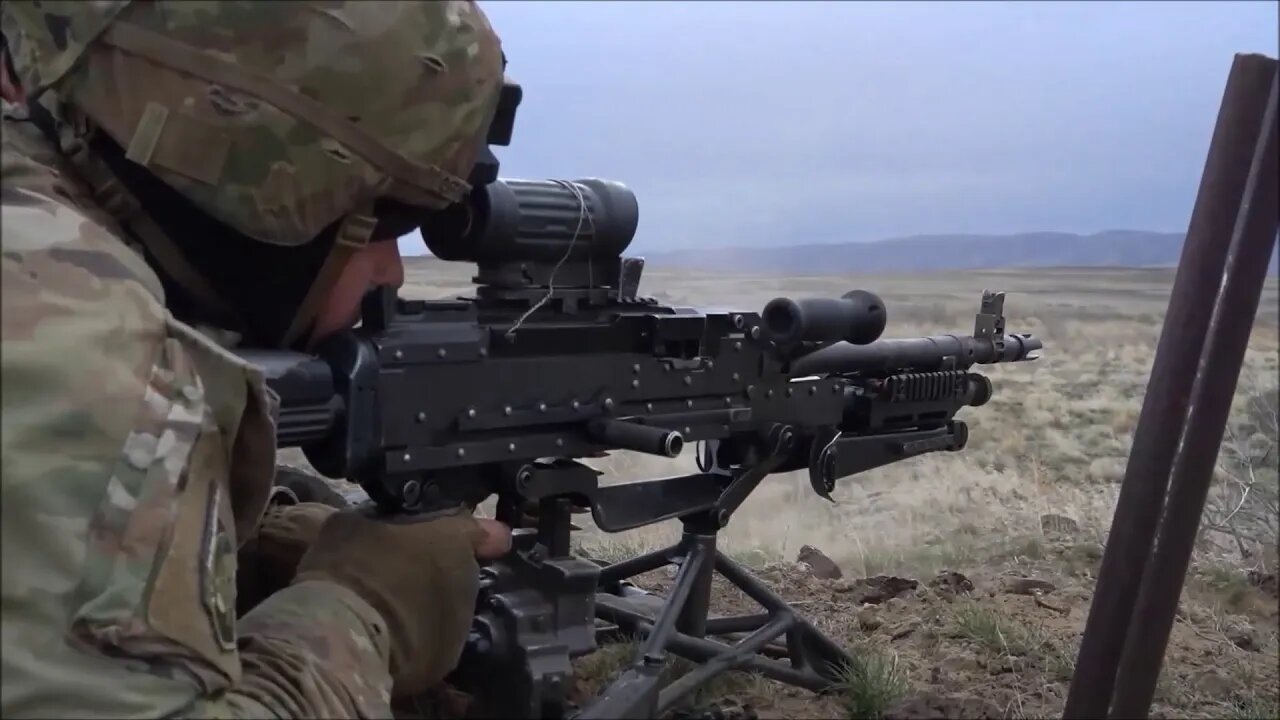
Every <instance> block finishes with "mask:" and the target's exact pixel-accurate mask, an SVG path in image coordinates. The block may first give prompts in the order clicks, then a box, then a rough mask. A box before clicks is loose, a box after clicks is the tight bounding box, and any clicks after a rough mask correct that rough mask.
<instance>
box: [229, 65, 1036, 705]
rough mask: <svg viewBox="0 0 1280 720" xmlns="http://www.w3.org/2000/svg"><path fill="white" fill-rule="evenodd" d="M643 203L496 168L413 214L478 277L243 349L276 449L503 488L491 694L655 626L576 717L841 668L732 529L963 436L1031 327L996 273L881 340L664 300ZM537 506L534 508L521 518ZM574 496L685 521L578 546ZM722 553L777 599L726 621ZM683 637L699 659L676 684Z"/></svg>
mask: <svg viewBox="0 0 1280 720" xmlns="http://www.w3.org/2000/svg"><path fill="white" fill-rule="evenodd" d="M516 87H517V88H518V86H516ZM517 102H518V101H517ZM511 107H512V108H514V104H511ZM505 125H506V127H507V132H509V127H510V122H509V121H508V122H506V123H505ZM492 140H493V138H492V137H491V138H490V141H491V142H492ZM488 157H489V158H490V159H492V155H491V154H490V155H489V156H488ZM491 174H492V173H491ZM638 219H639V211H638V205H637V202H636V198H635V196H634V195H633V194H632V193H631V192H630V191H629V190H627V189H626V188H625V187H624V186H622V185H620V184H618V183H614V182H608V181H604V180H594V179H588V180H577V181H573V182H561V181H526V180H498V179H497V178H496V174H493V177H492V178H491V179H490V180H489V181H487V182H484V183H483V184H477V185H476V189H475V191H474V192H473V194H472V196H471V198H470V201H469V202H468V203H466V204H464V205H459V206H457V207H455V208H453V209H452V210H451V211H448V212H446V213H445V214H443V215H440V216H437V217H434V218H432V219H431V220H430V221H429V222H428V223H427V224H425V225H424V226H423V228H422V231H423V236H424V238H425V240H426V243H427V245H428V247H429V248H430V250H431V251H432V252H433V253H434V254H435V255H436V256H437V257H439V258H442V259H445V260H450V261H459V262H472V263H475V264H476V265H477V267H478V273H477V274H476V275H475V277H474V278H473V282H474V283H475V285H476V289H475V295H474V297H469V298H458V299H445V300H431V301H427V300H407V299H399V298H396V297H395V296H394V294H393V293H389V292H386V291H382V292H379V293H376V294H374V295H371V296H370V297H369V298H367V299H366V302H365V306H364V308H363V320H362V322H361V325H360V327H359V328H357V329H355V330H354V331H352V332H350V333H346V334H343V335H340V336H337V337H334V338H331V339H329V340H328V341H326V342H325V343H324V344H322V345H321V346H320V347H318V348H317V349H316V351H315V355H305V354H299V353H290V352H266V351H264V352H255V351H246V352H245V353H244V354H245V356H246V357H248V358H249V359H250V360H252V361H253V362H255V363H257V364H258V365H259V366H261V367H262V368H263V369H264V371H265V372H266V375H267V377H268V381H269V383H270V385H271V386H272V387H273V388H274V390H275V391H276V392H277V393H278V394H279V395H280V398H281V409H280V415H279V419H278V441H279V444H280V445H281V446H293V447H300V448H302V449H303V451H304V453H305V455H306V457H307V458H308V460H309V461H310V462H311V464H312V465H313V466H314V467H315V468H316V469H317V470H318V471H319V472H321V473H322V474H324V475H326V476H328V477H332V478H347V479H350V480H352V481H355V482H358V483H359V484H360V485H361V486H362V487H363V488H364V490H365V491H366V492H367V493H368V495H369V497H370V498H371V499H372V500H373V501H374V502H376V503H377V504H378V505H379V506H381V507H382V508H383V509H384V510H385V511H386V512H392V513H415V512H429V511H432V510H434V509H438V508H442V507H447V506H457V505H460V504H465V505H470V506H472V507H474V506H475V505H477V504H478V503H480V502H482V501H484V500H486V499H487V498H490V497H492V496H496V498H497V504H496V516H497V517H498V519H500V520H503V521H505V522H506V523H508V524H509V525H511V526H512V527H513V528H514V531H513V532H514V547H513V549H512V551H511V552H510V553H509V554H508V555H507V556H506V557H505V558H503V559H502V560H501V561H498V562H494V563H492V564H489V565H488V566H486V567H484V568H483V577H482V580H481V592H480V596H479V598H478V604H477V611H476V616H475V620H474V624H473V630H472V633H471V639H470V641H469V642H468V644H467V649H466V651H465V652H464V655H463V658H462V661H461V663H460V665H459V667H458V669H457V671H456V672H455V674H454V676H453V677H452V678H451V681H452V682H453V683H454V684H455V685H457V686H459V687H461V688H462V689H476V688H482V689H481V690H480V691H479V692H477V693H476V696H477V699H478V705H476V706H475V711H476V714H477V715H481V716H492V717H527V718H528V717H544V718H556V717H565V716H566V715H569V714H570V713H571V712H572V710H573V708H571V707H570V704H571V703H570V702H569V698H568V694H567V693H568V690H569V687H570V684H571V680H572V668H571V665H570V661H571V660H572V659H574V658H576V657H579V656H582V655H585V654H587V653H590V652H592V651H594V650H596V649H597V648H598V647H599V646H600V645H601V644H602V643H606V642H610V641H613V640H616V639H618V638H622V637H630V638H635V637H640V638H643V641H642V642H641V647H640V649H639V651H638V653H637V655H636V657H635V658H634V662H633V663H632V665H631V666H630V667H629V668H628V669H627V670H626V671H624V672H623V673H622V674H621V676H620V677H619V678H617V679H616V680H615V681H614V682H613V683H612V684H610V685H609V686H608V687H607V688H606V689H605V690H604V691H602V692H601V693H600V694H599V695H598V696H597V697H595V698H591V699H589V700H587V701H585V702H583V703H579V710H580V715H581V716H582V717H589V718H653V717H658V716H659V715H661V714H663V713H665V712H666V711H668V710H669V709H671V708H672V707H674V706H675V705H676V704H677V703H678V702H680V701H681V700H682V699H683V698H685V697H686V696H687V695H688V694H689V693H690V692H691V691H693V690H695V689H696V688H698V687H699V686H701V685H703V684H705V683H706V682H707V681H709V680H710V679H711V678H712V677H714V676H715V675H717V674H719V673H721V672H724V671H725V670H729V669H748V670H754V671H757V672H759V673H761V674H763V675H765V676H768V677H770V678H773V679H775V680H779V681H781V682H784V683H789V684H792V685H796V686H800V687H804V688H807V689H810V690H813V691H819V692H820V691H823V690H825V689H827V688H829V687H831V686H832V685H833V684H834V683H837V682H838V681H839V678H840V676H841V672H842V670H843V668H844V667H845V666H846V665H847V664H848V663H849V658H848V656H847V655H846V654H845V652H844V651H843V650H842V649H841V648H840V647H839V646H837V645H836V644H835V643H834V642H832V641H831V640H830V639H828V638H826V637H825V636H824V635H822V634H821V633H820V632H819V631H818V630H817V629H816V628H814V626H813V625H811V624H810V623H809V622H808V621H806V620H805V619H803V618H802V617H800V616H799V615H798V614H797V613H796V612H795V611H794V610H793V609H792V608H790V607H789V606H788V605H787V604H786V603H785V602H784V601H783V600H782V599H781V598H779V597H778V596H777V595H776V594H774V593H773V592H771V591H770V590H769V589H768V588H766V587H764V586H763V585H762V584H761V583H759V582H758V581H756V580H755V579H754V578H752V577H751V576H750V574H749V573H748V572H747V571H746V570H744V569H743V568H742V567H741V566H739V565H738V564H736V563H735V562H733V561H732V560H730V559H729V558H728V557H726V556H725V555H724V554H723V553H722V552H720V551H719V550H718V549H717V547H716V541H717V534H718V533H719V531H720V530H721V529H722V528H724V527H725V526H726V525H727V524H728V523H729V522H730V519H731V518H732V516H733V513H734V511H735V510H736V509H737V508H738V507H739V506H741V504H742V503H743V501H744V500H746V498H747V497H748V496H749V495H750V493H751V492H752V491H753V490H754V489H755V488H756V487H757V486H758V485H759V484H760V483H761V481H763V480H764V479H765V477H766V476H768V475H770V474H772V473H782V472H792V471H798V470H805V469H807V471H808V474H809V477H810V481H811V484H812V486H813V489H814V491H815V492H816V493H817V494H818V495H820V496H822V497H824V498H826V499H828V500H830V499H831V492H832V490H833V488H834V486H835V482H836V480H837V479H839V478H844V477H848V476H851V475H854V474H856V473H859V472H863V471H866V470H870V469H872V468H876V467H881V466H884V465H887V464H890V463H893V462H897V461H899V460H904V459H906V458H911V457H916V456H919V455H922V454H924V453H929V452H937V451H957V450H961V449H963V448H964V447H965V444H966V441H967V438H968V430H967V427H966V425H965V423H964V422H963V421H961V420H957V419H956V418H955V415H956V413H957V412H958V411H959V410H960V409H961V408H963V407H966V406H974V407H976V406H981V405H983V404H984V403H986V402H987V401H988V399H989V398H990V397H991V395H992V386H991V383H990V381H989V380H988V379H987V378H986V377H984V376H982V375H980V374H977V373H974V372H970V369H971V368H972V367H973V366H974V365H977V364H992V363H1002V362H1018V361H1023V360H1031V359H1034V358H1035V357H1036V352H1037V351H1038V350H1039V349H1040V348H1041V342H1040V341H1039V340H1038V339H1037V338H1035V337H1033V336H1031V335H1014V334H1007V333H1006V332H1005V323H1004V316H1003V301H1004V296H1003V294H1001V293H984V295H983V298H982V304H981V308H980V310H979V312H978V315H977V322H976V325H975V328H974V332H973V334H972V335H971V336H957V335H939V336H934V337H924V338H915V339H905V340H880V339H879V337H880V335H881V333H882V332H883V331H884V328H885V325H886V321H887V317H888V315H887V310H886V308H885V305H884V303H883V302H882V301H881V300H880V298H878V297H877V296H876V295H875V294H873V293H871V292H868V291H864V290H854V291H852V292H849V293H847V294H846V295H844V296H843V297H842V298H839V299H835V298H816V299H799V300H797V299H790V298H778V299H775V300H773V301H771V302H769V303H768V304H767V305H765V307H764V308H763V309H762V310H760V311H759V312H752V311H721V310H700V309H694V308H687V307H675V306H671V305H664V304H662V303H659V302H657V301H656V300H654V299H652V298H646V297H643V296H641V295H640V294H639V293H638V287H639V280H640V275H641V271H642V270H643V260H640V259H638V258H624V257H623V252H624V251H625V249H626V247H627V246H628V245H629V243H630V242H631V239H632V237H633V235H634V233H635V230H636V227H637V224H638ZM689 442H694V443H702V448H701V452H699V453H698V468H697V469H698V472H694V473H690V474H686V475H679V476H675V477H665V478H658V479H651V480H648V481H643V482H635V483H628V484H622V485H602V484H601V483H600V481H599V475H600V473H599V472H597V471H596V470H594V469H592V468H591V467H589V466H588V465H586V464H583V463H582V462H580V461H579V460H580V459H582V458H589V457H598V456H600V455H601V454H602V453H607V452H609V451H615V450H630V451H635V452H641V453H648V454H651V455H657V456H663V457H675V456H678V455H680V454H681V452H682V450H683V448H684V445H685V444H686V443H689ZM530 503H536V505H537V508H538V512H537V516H536V517H537V519H536V527H529V528H525V527H521V525H522V519H523V518H524V517H525V513H524V510H525V508H526V507H527V506H528V505H529V504H530ZM575 506H578V507H583V508H587V509H589V511H590V513H591V517H592V519H593V520H594V522H595V525H596V526H597V527H598V528H599V529H601V530H602V531H604V532H606V533H619V532H625V531H628V530H632V529H635V528H639V527H643V526H645V525H651V524H654V523H658V522H663V521H667V520H672V519H678V520H679V521H680V522H681V523H682V525H683V534H682V537H681V539H680V540H679V541H678V542H677V543H675V544H674V545H672V546H670V547H667V548H664V549H662V550H658V551H655V552H650V553H647V554H645V555H643V556H640V557H635V558H631V559H627V560H624V561H622V562H618V563H614V564H601V563H598V562H595V561H593V560H590V559H587V558H582V557H578V556H576V555H575V554H574V553H573V552H571V547H570V530H571V527H572V525H571V522H570V517H571V511H572V509H573V508H574V507H575ZM371 561H373V560H371ZM668 564H675V565H677V566H678V568H679V569H678V571H677V574H676V577H675V581H674V585H673V587H672V589H671V591H670V593H669V595H668V596H667V597H666V598H665V600H664V601H662V603H661V609H660V610H659V611H657V612H646V611H645V610H644V606H643V605H641V604H638V603H635V602H631V601H630V600H629V598H632V597H633V596H635V595H636V594H638V593H642V591H640V590H639V589H638V588H636V587H635V586H634V585H632V584H631V583H630V582H629V579H630V578H634V577H635V576H637V575H640V574H643V573H646V572H649V571H652V570H655V569H658V568H660V567H663V566H665V565H668ZM715 573H718V574H720V575H721V576H722V577H724V578H725V579H726V580H728V581H729V582H731V583H732V584H734V585H735V586H737V587H738V588H739V589H741V590H742V591H743V592H744V593H745V594H746V595H748V596H750V597H751V598H753V599H754V600H756V601H757V602H758V603H759V604H760V605H761V606H762V607H763V612H760V613H758V614H753V615H743V616H733V617H711V616H710V615H709V603H710V596H711V587H712V586H711V583H712V578H713V574H715ZM649 606H652V603H650V604H649ZM717 637H720V638H724V637H728V638H731V640H729V641H721V640H717V639H715V638H717ZM779 638H785V640H784V642H783V643H781V644H778V643H775V641H777V640H778V639H779ZM668 652H672V653H675V654H677V655H680V656H683V657H685V658H688V659H690V660H693V661H695V662H699V663H701V666H700V667H699V668H698V669H696V670H694V671H693V672H691V673H689V674H688V675H686V676H684V677H682V678H680V679H679V680H677V681H675V682H674V683H672V684H670V685H668V686H666V687H660V679H659V673H660V671H661V670H662V668H663V666H664V664H665V661H666V657H667V653H668ZM495 680H496V681H497V682H498V683H500V685H501V689H500V690H499V689H498V688H497V685H496V684H495Z"/></svg>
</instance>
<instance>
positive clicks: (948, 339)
mask: <svg viewBox="0 0 1280 720" xmlns="http://www.w3.org/2000/svg"><path fill="white" fill-rule="evenodd" d="M1042 347H1043V344H1042V343H1041V342H1040V339H1039V338H1037V337H1035V336H1034V335H1005V336H1003V342H1002V343H997V342H995V341H993V340H992V339H991V338H986V337H970V336H964V335H933V336H930V337H922V338H907V339H900V340H899V339H895V340H877V341H876V342H873V343H870V344H868V345H853V344H851V343H847V342H839V343H836V344H834V345H830V346H827V347H825V348H822V349H821V350H817V351H815V352H813V353H810V354H809V355H805V356H804V357H802V358H800V359H798V360H796V361H795V363H793V364H792V367H791V371H792V374H793V375H795V376H802V375H831V374H844V373H878V372H893V371H895V370H901V369H904V368H911V369H912V370H913V371H916V372H927V371H930V370H941V369H945V368H944V366H945V365H946V364H947V363H948V362H949V361H950V360H951V359H953V358H954V360H955V363H956V364H957V365H958V366H961V367H968V366H969V365H973V364H979V365H993V364H995V363H1003V362H1023V361H1026V360H1035V359H1036V358H1037V357H1039V355H1038V354H1037V351H1038V350H1040V349H1041V348H1042Z"/></svg>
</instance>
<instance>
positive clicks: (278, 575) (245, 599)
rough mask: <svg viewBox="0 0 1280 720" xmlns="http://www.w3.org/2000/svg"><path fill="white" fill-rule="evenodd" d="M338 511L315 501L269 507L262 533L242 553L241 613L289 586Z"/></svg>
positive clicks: (238, 600) (260, 528)
mask: <svg viewBox="0 0 1280 720" xmlns="http://www.w3.org/2000/svg"><path fill="white" fill-rule="evenodd" d="M335 512H337V510H336V509H334V508H332V507H329V506H328V505H324V504H321V503H314V502H309V503H298V504H296V505H270V506H268V507H267V510H266V512H265V513H264V514H263V516H262V520H261V522H259V524H258V534H257V535H256V536H255V537H254V538H252V539H251V540H249V541H248V542H246V543H245V544H244V547H242V548H241V549H240V552H239V557H238V560H237V564H238V565H239V570H238V572H237V573H236V605H237V610H238V611H239V612H240V614H244V613H245V612H248V611H249V610H250V609H252V608H253V607H254V606H256V605H257V604H258V603H260V602H262V601H263V600H265V599H266V598H267V597H269V596H270V595H272V594H273V593H275V592H277V591H279V590H282V589H284V588H285V587H287V586H288V585H289V583H290V582H291V581H292V580H293V576H294V573H295V572H297V569H298V563H299V562H300V561H301V560H302V556H303V554H305V553H306V552H307V548H309V547H311V544H312V543H313V542H315V539H316V536H317V535H319V534H320V526H321V525H322V524H323V523H324V521H325V520H327V519H328V518H329V516H330V515H332V514H333V513H335Z"/></svg>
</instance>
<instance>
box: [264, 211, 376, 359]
mask: <svg viewBox="0 0 1280 720" xmlns="http://www.w3.org/2000/svg"><path fill="white" fill-rule="evenodd" d="M377 225H378V219H377V218H376V217H374V216H373V212H372V207H371V206H370V207H367V208H365V211H364V212H358V213H353V214H351V215H348V216H347V217H346V218H344V219H343V220H342V224H341V225H340V226H339V227H338V232H337V235H336V236H335V237H334V241H333V247H332V249H330V250H329V255H328V256H327V257H325V260H324V264H323V265H322V266H321V267H320V272H319V273H318V274H317V275H316V279H315V282H313V283H311V288H310V289H308V290H307V294H306V297H304V298H302V302H301V303H300V304H299V305H298V310H297V312H295V313H294V315H293V321H292V322H291V323H289V329H288V330H287V331H286V332H285V334H284V337H282V338H281V339H280V347H281V348H290V347H293V346H294V344H295V343H297V342H298V340H300V339H301V338H302V336H303V333H305V332H308V331H309V330H310V328H312V327H313V326H314V324H315V319H316V316H317V315H318V314H319V313H320V308H321V307H323V306H324V303H325V301H326V300H328V299H329V295H330V293H332V292H333V288H334V286H335V285H337V283H338V278H340V277H342V271H343V270H344V269H345V268H346V267H347V263H348V262H350V261H351V258H352V257H353V256H354V255H355V254H356V253H357V252H359V251H360V250H362V249H364V248H365V246H367V245H368V244H369V240H370V239H371V238H372V237H373V231H374V228H376V227H377Z"/></svg>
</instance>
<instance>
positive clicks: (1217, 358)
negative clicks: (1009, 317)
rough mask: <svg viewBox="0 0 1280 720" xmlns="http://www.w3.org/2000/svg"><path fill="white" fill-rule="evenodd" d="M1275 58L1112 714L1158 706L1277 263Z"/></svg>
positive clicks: (1279, 184)
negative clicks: (1252, 339) (1261, 306)
mask: <svg viewBox="0 0 1280 720" xmlns="http://www.w3.org/2000/svg"><path fill="white" fill-rule="evenodd" d="M1271 66H1272V70H1271V73H1272V80H1271V95H1270V100H1269V101H1268V102H1267V114H1266V117H1265V119H1264V121H1263V126H1262V137H1261V138H1259V142H1258V147H1257V151H1256V154H1255V156H1254V161H1253V167H1252V170H1251V171H1250V175H1249V184H1248V187H1247V189H1246V191H1245V197H1244V203H1243V204H1242V206H1241V208H1240V215H1239V217H1238V218H1237V220H1236V228H1235V232H1234V233H1232V238H1231V254H1230V255H1229V256H1228V257H1227V273H1226V277H1225V278H1223V281H1222V291H1221V293H1220V294H1219V296H1218V304H1217V307H1216V308H1215V309H1214V314H1213V320H1212V321H1211V323H1210V325H1209V338H1208V341H1207V343H1208V344H1207V347H1206V348H1205V356H1204V362H1203V363H1201V365H1200V373H1199V377H1198V378H1197V379H1196V385H1195V388H1194V390H1193V391H1192V396H1191V412H1190V413H1189V414H1188V416H1187V429H1186V434H1185V435H1184V436H1183V439H1182V449H1181V450H1180V451H1179V452H1178V457H1177V459H1176V460H1175V461H1174V467H1173V479H1172V481H1171V482H1170V487H1169V500H1168V504H1167V505H1166V507H1165V513H1164V518H1163V519H1162V520H1161V522H1160V535H1159V539H1158V541H1157V544H1156V550H1155V555H1154V556H1153V557H1152V558H1151V562H1150V563H1149V564H1148V565H1147V571H1146V573H1145V575H1144V577H1143V579H1142V586H1141V588H1140V589H1139V591H1138V603H1137V609H1136V610H1135V611H1134V616H1133V620H1132V623H1131V625H1130V627H1129V635H1128V640H1127V642H1126V643H1125V647H1124V654H1123V655H1122V656H1121V658H1120V669H1119V673H1118V674H1117V675H1116V691H1115V699H1114V701H1113V703H1112V708H1111V717H1113V718H1137V717H1146V716H1147V712H1148V710H1149V709H1150V707H1151V700H1152V698H1153V697H1154V695H1155V689H1156V681H1157V679H1158V678H1159V676H1160V668H1161V666H1162V665H1163V658H1164V654H1165V650H1166V649H1167V647H1168V642H1169V632H1170V630H1172V628H1173V619H1174V614H1175V613H1176V612H1177V609H1178V597H1179V595H1180V594H1181V590H1182V584H1183V582H1184V581H1185V579H1186V574H1187V566H1188V565H1189V564H1190V562H1191V553H1192V551H1193V550H1194V549H1195V541H1196V536H1197V534H1198V533H1199V530H1200V518H1201V515H1202V514H1203V513H1204V504H1205V499H1206V498H1207V497H1208V495H1209V488H1210V486H1211V485H1212V483H1213V469H1214V466H1215V464H1216V463H1217V460H1218V451H1219V449H1220V447H1221V445H1222V436H1223V433H1224V431H1225V430H1226V426H1227V422H1228V420H1229V419H1230V414H1231V400H1232V398H1233V397H1234V396H1235V391H1236V384H1237V382H1238V381H1239V378H1240V371H1241V368H1242V367H1243V365H1244V356H1245V352H1246V351H1247V350H1248V347H1249V336H1250V335H1251V334H1252V331H1253V324H1254V319H1255V317H1256V316H1257V312H1258V302H1259V301H1260V300H1261V296H1262V287H1263V284H1264V283H1265V282H1266V280H1267V271H1268V270H1269V269H1270V268H1269V266H1270V264H1271V252H1272V249H1273V248H1274V247H1275V244H1276V231H1277V227H1280V160H1277V158H1278V157H1280V155H1278V154H1277V148H1276V143H1277V137H1276V135H1277V129H1276V122H1277V116H1276V102H1277V97H1280V75H1277V74H1276V67H1277V64H1276V63H1275V62H1274V61H1273V62H1272V63H1271Z"/></svg>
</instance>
